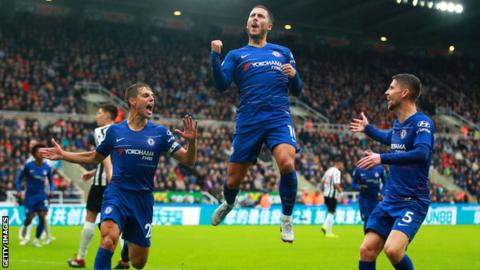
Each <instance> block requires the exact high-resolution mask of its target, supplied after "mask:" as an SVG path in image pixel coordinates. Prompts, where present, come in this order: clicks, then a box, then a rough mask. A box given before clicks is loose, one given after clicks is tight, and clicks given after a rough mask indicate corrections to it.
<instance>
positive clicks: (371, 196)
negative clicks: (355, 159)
mask: <svg viewBox="0 0 480 270" xmlns="http://www.w3.org/2000/svg"><path fill="white" fill-rule="evenodd" d="M352 176H353V177H352V178H353V181H352V186H353V187H354V188H355V189H357V190H359V191H360V192H359V196H358V205H359V208H360V216H361V218H362V221H363V230H364V232H366V227H367V222H368V217H369V216H370V214H371V213H372V211H373V209H374V208H375V207H376V206H377V204H378V202H379V197H380V196H382V195H381V187H382V186H383V185H384V184H385V179H386V177H387V175H386V172H385V168H384V167H383V166H382V165H378V166H375V167H373V168H371V169H370V170H367V169H362V168H358V167H357V168H355V169H354V170H353V174H352Z"/></svg>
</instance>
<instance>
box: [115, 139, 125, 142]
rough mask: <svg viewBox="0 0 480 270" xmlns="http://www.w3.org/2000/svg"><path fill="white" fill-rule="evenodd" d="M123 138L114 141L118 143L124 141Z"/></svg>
mask: <svg viewBox="0 0 480 270" xmlns="http://www.w3.org/2000/svg"><path fill="white" fill-rule="evenodd" d="M124 139H125V138H120V139H117V140H116V141H117V142H119V141H122V140H124Z"/></svg>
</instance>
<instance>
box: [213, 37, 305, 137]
mask: <svg viewBox="0 0 480 270" xmlns="http://www.w3.org/2000/svg"><path fill="white" fill-rule="evenodd" d="M215 57H219V55H218V54H215V53H213V54H212V58H213V62H214V63H213V65H214V67H213V69H214V77H215V79H216V82H217V87H219V86H218V84H219V83H218V81H221V79H219V77H220V75H219V73H220V72H223V74H224V75H225V81H224V85H223V87H225V88H228V87H229V86H230V84H231V82H232V80H233V81H234V82H235V84H236V85H237V86H238V88H239V99H240V103H239V105H238V108H237V119H236V120H237V128H236V133H241V132H248V131H249V130H250V129H252V128H254V127H255V126H256V125H258V124H265V123H269V122H270V121H281V122H285V123H290V122H291V117H290V109H289V102H288V89H289V87H290V88H291V89H292V91H293V92H294V93H297V95H299V94H300V91H301V89H302V87H303V82H302V81H301V79H300V76H299V74H298V72H297V75H296V76H295V77H294V78H291V79H289V78H288V76H287V75H285V74H284V73H283V71H282V65H283V64H287V63H289V64H291V65H292V66H293V67H294V68H295V60H294V58H293V55H292V53H291V51H290V50H289V49H288V48H286V47H283V46H280V45H276V44H272V43H267V44H266V45H265V46H264V47H262V48H258V47H254V46H249V45H247V46H244V47H242V48H239V49H236V50H232V51H230V52H228V53H227V55H226V56H225V60H224V61H223V63H222V66H221V71H220V70H219V69H218V68H216V67H215V60H218V59H216V58H215ZM219 88H222V87H219ZM222 90H224V89H222ZM282 120H284V121H282Z"/></svg>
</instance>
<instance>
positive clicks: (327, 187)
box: [322, 167, 341, 198]
mask: <svg viewBox="0 0 480 270" xmlns="http://www.w3.org/2000/svg"><path fill="white" fill-rule="evenodd" d="M340 176H341V173H340V170H339V169H337V168H336V167H330V168H329V169H328V170H327V171H326V172H325V174H324V175H323V178H322V180H323V196H324V197H329V198H337V197H338V195H340V194H338V191H337V190H336V189H335V184H340Z"/></svg>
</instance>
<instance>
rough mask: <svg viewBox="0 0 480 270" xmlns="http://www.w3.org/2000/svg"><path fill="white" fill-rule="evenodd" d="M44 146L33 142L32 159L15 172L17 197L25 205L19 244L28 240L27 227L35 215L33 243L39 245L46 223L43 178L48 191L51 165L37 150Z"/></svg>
mask: <svg viewBox="0 0 480 270" xmlns="http://www.w3.org/2000/svg"><path fill="white" fill-rule="evenodd" d="M42 147H45V145H44V144H35V145H34V146H33V147H32V150H31V153H32V156H33V157H34V160H32V161H29V162H27V163H25V165H24V166H23V168H22V169H21V170H20V171H19V173H18V174H17V179H16V181H15V182H16V190H17V194H18V196H19V197H21V198H22V199H24V207H25V222H24V224H23V225H24V226H23V227H22V228H21V232H20V235H21V240H20V245H22V246H23V245H26V244H27V243H28V242H29V240H30V239H29V238H28V237H27V235H26V234H27V228H28V227H29V225H30V224H31V223H32V220H33V218H34V217H35V215H38V218H39V222H38V226H37V231H36V234H35V239H34V240H33V245H34V246H36V247H41V246H42V244H41V242H40V236H41V235H42V233H43V229H44V227H45V223H46V217H47V212H48V195H47V193H46V192H45V180H48V183H49V189H50V190H49V192H52V191H53V189H54V185H53V176H52V167H50V166H49V165H48V164H47V163H46V162H45V161H44V160H43V158H42V157H41V156H40V155H39V153H38V150H39V149H40V148H42ZM24 178H25V179H26V192H25V194H23V193H22V192H21V189H22V180H23V179H24Z"/></svg>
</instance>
